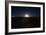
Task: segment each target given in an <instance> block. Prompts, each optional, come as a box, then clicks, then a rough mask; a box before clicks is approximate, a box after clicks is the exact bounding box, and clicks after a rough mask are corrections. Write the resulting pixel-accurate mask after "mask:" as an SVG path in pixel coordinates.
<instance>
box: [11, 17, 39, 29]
mask: <svg viewBox="0 0 46 35" xmlns="http://www.w3.org/2000/svg"><path fill="white" fill-rule="evenodd" d="M11 19H12V20H11V22H12V24H11V28H12V29H15V28H38V27H40V17H12V18H11Z"/></svg>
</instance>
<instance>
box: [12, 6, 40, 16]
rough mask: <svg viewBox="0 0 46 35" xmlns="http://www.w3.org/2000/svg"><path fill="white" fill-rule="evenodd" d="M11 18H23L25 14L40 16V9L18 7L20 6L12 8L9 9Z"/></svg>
mask: <svg viewBox="0 0 46 35" xmlns="http://www.w3.org/2000/svg"><path fill="white" fill-rule="evenodd" d="M11 11H12V12H11V16H15V17H17V16H20V17H23V16H24V15H25V14H28V15H29V16H31V15H32V16H33V17H39V16H40V7H20V6H12V7H11Z"/></svg>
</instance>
